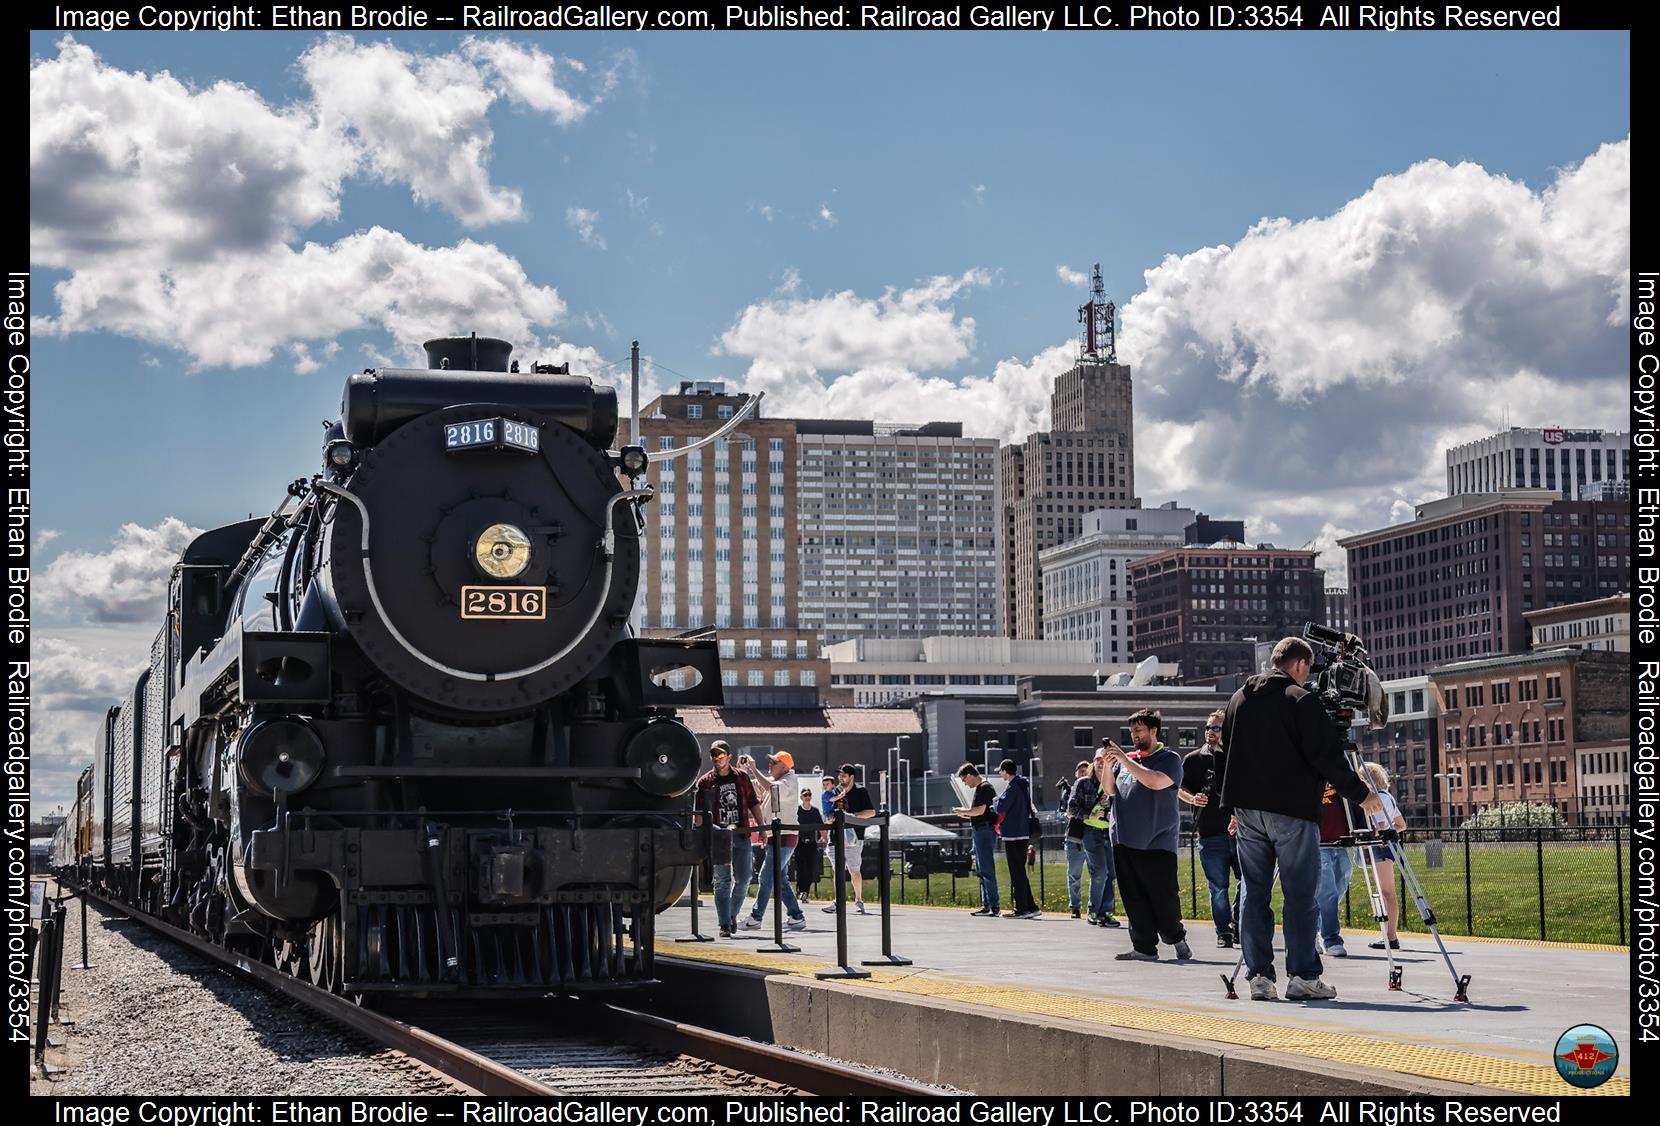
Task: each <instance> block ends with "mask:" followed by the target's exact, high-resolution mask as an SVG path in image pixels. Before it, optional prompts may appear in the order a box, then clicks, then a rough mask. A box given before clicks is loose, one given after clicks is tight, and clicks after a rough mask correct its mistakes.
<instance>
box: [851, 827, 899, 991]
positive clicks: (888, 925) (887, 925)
mask: <svg viewBox="0 0 1660 1126" xmlns="http://www.w3.org/2000/svg"><path fill="white" fill-rule="evenodd" d="M879 816H880V817H881V821H882V827H881V829H880V830H878V834H877V856H878V857H879V858H880V859H881V862H882V866H881V867H880V868H878V869H877V870H876V890H877V894H878V895H879V896H880V898H881V901H882V956H881V957H880V958H866V959H865V960H864V961H862V962H860V963H859V964H860V965H861V966H908V965H910V964H911V960H910V959H909V958H896V957H894V953H893V913H892V911H891V910H890V908H891V907H892V905H893V902H892V898H891V897H890V895H889V894H888V881H889V879H890V877H891V875H892V873H891V871H890V870H891V869H892V868H893V859H892V857H890V856H889V855H888V818H889V814H888V811H887V810H885V809H884V810H882V811H881V813H880V815H879Z"/></svg>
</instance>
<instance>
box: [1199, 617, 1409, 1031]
mask: <svg viewBox="0 0 1660 1126" xmlns="http://www.w3.org/2000/svg"><path fill="white" fill-rule="evenodd" d="M1272 660H1273V666H1274V671H1273V672H1271V673H1267V674H1258V675H1256V676H1253V677H1251V678H1250V679H1249V680H1247V681H1246V682H1245V686H1244V687H1243V688H1241V689H1240V690H1239V691H1238V692H1235V693H1234V694H1233V699H1231V700H1229V701H1228V710H1227V715H1226V718H1225V719H1224V720H1223V722H1222V746H1223V749H1224V752H1225V760H1224V761H1225V766H1224V767H1223V769H1224V777H1223V783H1222V802H1223V804H1224V805H1227V806H1230V807H1232V808H1233V810H1234V816H1235V818H1236V819H1237V823H1238V847H1239V863H1240V867H1241V868H1242V869H1243V870H1244V877H1245V901H1244V903H1243V905H1242V906H1241V912H1240V913H1241V916H1242V918H1241V919H1240V928H1239V930H1240V939H1241V944H1242V945H1243V946H1244V948H1245V974H1246V977H1247V980H1248V981H1249V982H1250V986H1251V999H1252V1000H1253V1001H1274V1000H1278V999H1279V995H1278V992H1277V990H1276V989H1275V985H1274V914H1273V909H1272V907H1271V906H1270V902H1269V896H1270V894H1271V893H1272V891H1273V885H1274V868H1275V865H1276V864H1278V866H1279V880H1280V890H1281V892H1282V893H1283V895H1284V907H1283V911H1284V916H1285V920H1284V921H1285V969H1286V976H1287V978H1288V979H1289V982H1288V984H1287V987H1286V991H1285V995H1286V997H1287V999H1289V1000H1293V1001H1304V1000H1307V1001H1314V1000H1329V999H1331V998H1333V997H1336V996H1337V990H1336V989H1334V988H1333V987H1332V986H1330V985H1327V984H1326V983H1325V982H1323V981H1321V980H1320V974H1321V972H1322V970H1323V967H1322V966H1321V964H1320V955H1319V954H1318V953H1317V952H1316V951H1315V948H1314V937H1315V929H1316V926H1317V917H1316V916H1317V910H1316V907H1315V894H1316V893H1317V891H1318V890H1319V887H1320V799H1321V796H1322V795H1323V794H1324V792H1325V787H1326V783H1327V782H1330V783H1331V785H1332V787H1333V789H1335V790H1336V791H1337V792H1338V794H1339V795H1341V796H1342V797H1344V798H1347V799H1348V800H1350V801H1353V802H1357V803H1359V804H1360V806H1361V808H1363V809H1365V810H1366V811H1367V812H1368V813H1373V812H1376V811H1377V810H1378V809H1380V808H1381V807H1382V804H1383V803H1382V802H1381V801H1380V800H1379V799H1378V797H1377V796H1376V795H1375V794H1373V793H1372V790H1371V787H1369V786H1368V785H1367V784H1366V783H1365V782H1364V781H1362V780H1361V778H1360V777H1359V776H1358V775H1356V774H1355V772H1354V771H1353V770H1352V769H1350V767H1349V764H1348V763H1347V762H1345V761H1344V760H1343V751H1342V746H1343V742H1342V736H1341V735H1340V734H1339V732H1338V730H1337V725H1336V724H1335V723H1333V722H1332V718H1331V716H1330V715H1328V714H1327V712H1326V709H1325V706H1324V705H1323V704H1322V703H1321V702H1320V697H1319V696H1318V695H1316V694H1315V693H1314V692H1313V691H1312V690H1310V689H1308V688H1306V687H1305V685H1306V683H1307V681H1308V678H1309V675H1310V673H1312V672H1313V669H1314V650H1313V649H1312V648H1310V647H1309V644H1308V642H1306V641H1304V640H1303V639H1302V638H1300V637H1287V638H1284V639H1283V640H1281V641H1280V643H1279V644H1278V645H1276V646H1274V655H1273V658H1272Z"/></svg>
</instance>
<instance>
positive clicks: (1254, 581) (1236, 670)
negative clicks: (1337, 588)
mask: <svg viewBox="0 0 1660 1126" xmlns="http://www.w3.org/2000/svg"><path fill="white" fill-rule="evenodd" d="M1130 582H1131V585H1132V586H1133V587H1134V592H1135V614H1136V617H1135V622H1134V623H1133V624H1134V626H1135V656H1136V658H1137V659H1144V658H1147V657H1152V656H1156V657H1158V658H1159V659H1160V660H1161V661H1173V662H1176V663H1177V664H1179V665H1180V666H1181V670H1182V683H1183V684H1216V683H1218V682H1220V681H1223V680H1225V679H1226V678H1228V677H1232V676H1236V675H1238V674H1241V673H1251V672H1255V671H1256V648H1255V646H1256V645H1257V644H1259V643H1262V642H1265V641H1266V642H1271V641H1274V640H1277V639H1279V638H1281V637H1284V636H1286V635H1288V634H1299V635H1300V634H1301V633H1302V632H1303V627H1304V626H1305V625H1307V624H1308V623H1309V622H1324V621H1325V613H1326V588H1325V572H1324V571H1321V570H1320V569H1318V568H1317V567H1315V565H1314V552H1312V551H1286V550H1281V549H1279V548H1275V547H1272V546H1270V545H1267V544H1262V545H1258V546H1257V547H1240V548H1234V547H1219V546H1212V547H1197V546H1195V547H1183V548H1175V549H1172V550H1168V551H1162V552H1159V553H1158V554H1157V555H1149V556H1147V557H1146V558H1144V559H1138V560H1136V561H1135V562H1134V563H1131V564H1130Z"/></svg>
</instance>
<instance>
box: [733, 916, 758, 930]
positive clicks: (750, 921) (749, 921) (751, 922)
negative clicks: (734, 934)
mask: <svg viewBox="0 0 1660 1126" xmlns="http://www.w3.org/2000/svg"><path fill="white" fill-rule="evenodd" d="M738 925H739V926H740V927H742V928H743V929H744V930H746V931H758V930H760V929H761V920H759V919H757V918H756V917H755V916H754V915H745V916H744V919H743V922H741V923H739V924H738Z"/></svg>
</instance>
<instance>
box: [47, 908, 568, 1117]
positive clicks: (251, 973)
mask: <svg viewBox="0 0 1660 1126" xmlns="http://www.w3.org/2000/svg"><path fill="white" fill-rule="evenodd" d="M70 886H72V887H73V886H74V885H70ZM77 891H79V893H80V894H82V895H86V896H90V897H91V898H92V899H94V900H96V901H97V902H98V903H101V904H103V905H104V906H106V907H108V908H110V909H111V910H113V911H118V912H120V913H121V914H122V915H124V916H126V917H127V918H129V919H132V920H133V921H134V922H137V923H141V924H143V925H144V926H146V927H149V928H150V929H151V930H153V931H155V932H156V933H157V934H160V935H163V936H164V937H166V938H168V939H171V940H172V941H174V942H176V943H178V944H179V945H180V946H183V947H185V948H186V949H188V950H190V951H192V952H193V953H196V954H200V955H202V956H203V957H206V958H211V959H213V960H214V961H216V962H220V963H222V964H224V965H227V966H230V967H231V968H232V969H234V970H237V971H238V972H240V973H241V974H243V975H244V976H246V977H248V978H251V979H252V980H253V981H255V982H257V983H258V984H259V985H261V986H263V987H265V988H266V989H269V990H271V991H272V992H274V993H278V994H280V995H281V996H283V997H286V998H288V999H289V1000H292V1001H295V1002H298V1003H299V1004H301V1005H303V1006H305V1007H306V1008H308V1009H310V1010H312V1011H313V1012H316V1013H318V1014H320V1015H322V1016H324V1017H326V1018H328V1019H329V1020H332V1021H335V1022H336V1023H339V1024H343V1025H345V1026H346V1027H347V1028H350V1029H351V1030H352V1031H354V1032H357V1033H360V1034H362V1035H363V1036H366V1037H367V1038H369V1039H370V1040H373V1041H374V1042H375V1043H377V1044H383V1045H385V1046H386V1047H388V1048H392V1049H394V1050H396V1051H399V1052H402V1053H404V1054H405V1055H407V1056H409V1057H410V1058H411V1059H414V1060H417V1061H419V1062H421V1063H423V1064H426V1065H427V1066H428V1067H430V1068H432V1069H433V1070H434V1071H438V1072H441V1073H442V1074H444V1075H445V1076H447V1077H448V1078H450V1079H453V1080H455V1081H456V1082H458V1083H460V1084H462V1085H463V1086H465V1087H468V1088H470V1091H471V1093H475V1094H480V1095H536V1096H540V1097H544V1098H546V1097H550V1096H555V1095H559V1094H561V1093H562V1092H560V1091H556V1090H554V1089H553V1088H552V1087H549V1086H547V1085H546V1084H545V1083H541V1082H538V1081H537V1080H535V1079H532V1078H531V1077H530V1076H528V1075H523V1074H520V1073H519V1072H517V1071H514V1070H513V1069H512V1068H510V1067H506V1066H504V1065H503V1064H499V1063H497V1062H496V1061H495V1060H492V1059H490V1058H489V1057H487V1056H482V1055H479V1054H478V1053H477V1052H474V1051H472V1050H470V1049H468V1048H463V1047H462V1046H461V1045H459V1044H455V1043H452V1042H450V1041H449V1040H446V1039H444V1038H443V1037H441V1036H435V1035H433V1034H432V1033H430V1032H428V1031H426V1030H425V1029H421V1028H416V1027H414V1026H413V1025H409V1024H405V1023H404V1022H403V1021H400V1020H396V1019H394V1018H392V1017H389V1016H385V1015H383V1014H381V1013H377V1012H375V1011H373V1010H372V1009H365V1008H362V1007H361V1006H359V1005H355V1004H353V1003H352V1002H351V1001H348V1000H346V999H345V998H344V997H337V996H335V995H334V994H333V993H328V992H326V991H324V990H322V989H319V988H317V987H316V986H314V985H311V984H309V983H307V982H303V981H300V980H298V979H297V978H293V977H290V976H289V975H288V974H285V973H283V972H282V971H281V970H279V969H276V968H275V967H273V966H267V965H265V964H264V963H262V962H256V961H254V960H253V959H251V958H249V957H248V956H247V955H245V954H238V953H236V952H234V951H231V950H226V949H225V948H223V947H221V946H215V945H214V944H213V943H211V942H209V941H207V940H206V939H204V938H202V937H200V936H199V935H194V934H191V933H190V932H189V931H185V930H180V929H179V928H178V927H175V926H173V925H172V924H170V923H164V922H162V921H161V920H160V919H158V918H156V917H155V916H153V915H147V914H145V913H144V912H143V911H140V910H138V909H137V908H134V907H131V906H129V905H128V904H125V903H121V902H120V901H118V900H113V899H109V898H106V897H105V896H102V895H99V894H97V893H95V892H90V891H87V890H85V889H80V888H78V889H77Z"/></svg>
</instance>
